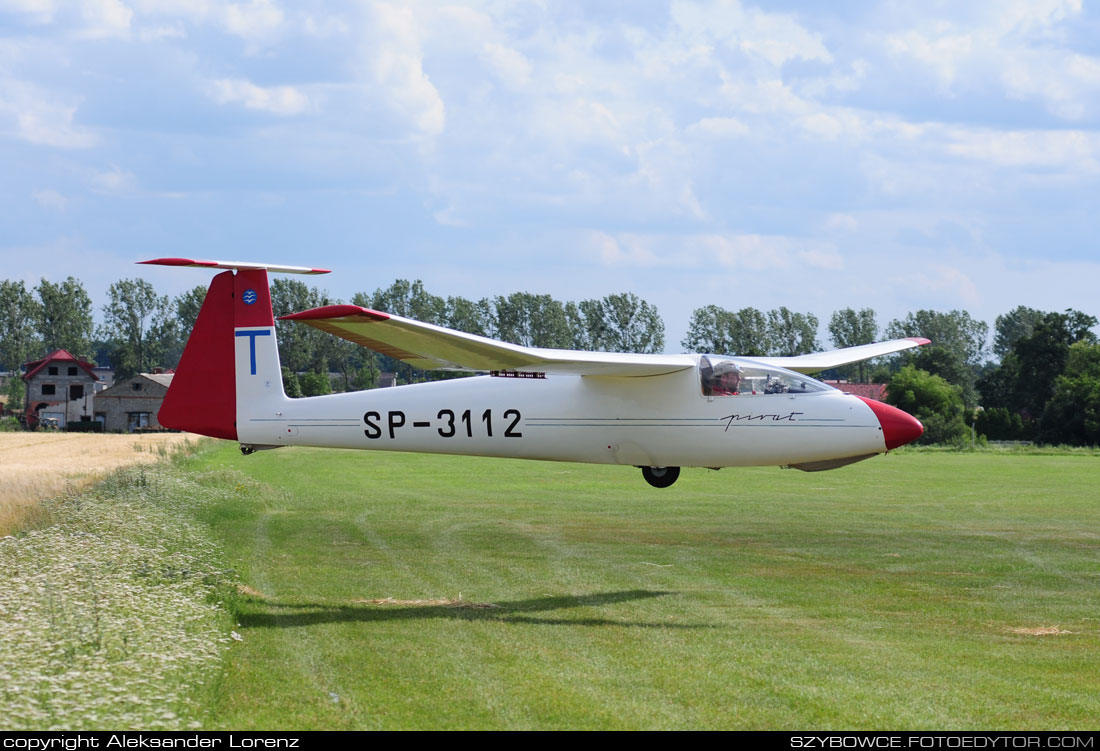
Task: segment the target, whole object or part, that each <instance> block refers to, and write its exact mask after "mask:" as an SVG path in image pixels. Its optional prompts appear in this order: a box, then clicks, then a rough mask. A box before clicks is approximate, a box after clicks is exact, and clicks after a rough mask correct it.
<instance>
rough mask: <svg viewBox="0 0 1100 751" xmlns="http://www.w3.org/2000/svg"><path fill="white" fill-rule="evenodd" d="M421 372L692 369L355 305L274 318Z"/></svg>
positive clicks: (685, 362) (671, 361)
mask: <svg viewBox="0 0 1100 751" xmlns="http://www.w3.org/2000/svg"><path fill="white" fill-rule="evenodd" d="M279 320H280V321H301V322H302V323H305V324H307V325H309V326H312V327H313V328H315V329H319V330H321V331H325V332H327V333H329V334H333V335H335V336H338V337H340V338H341V339H346V340H348V341H349V342H354V343H355V344H358V345H359V346H361V347H366V348H367V349H372V350H374V351H375V352H379V353H381V354H383V355H387V356H389V357H392V358H394V359H396V360H401V361H402V362H405V363H408V364H410V365H412V366H413V367H416V368H422V369H428V370H432V369H447V370H470V371H491V370H525V371H538V372H542V373H563V374H565V373H568V374H573V375H602V376H653V375H664V374H665V373H673V372H675V371H677V370H684V369H685V368H691V367H694V365H695V358H694V357H692V356H691V355H636V354H627V353H620V352H585V351H581V350H567V349H542V348H540V347H524V346H521V345H518V344H510V343H508V342H501V341H497V340H496V339H489V338H487V337H484V336H478V335H476V334H467V333H465V332H463V331H455V330H454V329H448V328H445V327H443V326H436V325H434V324H430V323H423V322H421V321H415V320H413V319H411V318H403V317H402V316H396V315H392V314H390V313H383V312H380V311H377V310H371V309H370V308H364V307H360V306H359V305H326V306H324V307H320V308H313V309H312V310H304V311H302V312H301V313H292V314H290V315H286V316H280V317H279Z"/></svg>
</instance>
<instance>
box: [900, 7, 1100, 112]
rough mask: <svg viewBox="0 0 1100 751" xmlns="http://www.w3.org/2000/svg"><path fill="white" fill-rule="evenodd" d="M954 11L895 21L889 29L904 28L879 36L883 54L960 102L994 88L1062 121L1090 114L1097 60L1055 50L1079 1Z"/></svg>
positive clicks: (1099, 72) (1096, 92) (1097, 84)
mask: <svg viewBox="0 0 1100 751" xmlns="http://www.w3.org/2000/svg"><path fill="white" fill-rule="evenodd" d="M897 7H899V6H895V9H896V8H897ZM900 7H904V6H900ZM915 7H916V6H914V8H915ZM948 7H951V6H948ZM957 7H958V8H959V9H960V10H959V13H961V14H962V15H963V17H962V18H958V19H949V18H945V17H937V14H936V13H935V12H931V13H928V12H926V11H925V10H924V9H921V10H920V11H919V14H920V15H919V17H912V16H909V17H903V18H901V19H898V21H896V23H901V24H902V25H904V27H905V28H903V29H901V30H897V31H893V32H891V33H885V34H883V35H882V37H881V38H882V40H883V41H882V44H883V47H884V49H885V50H886V51H887V53H888V54H889V55H890V56H892V57H894V58H896V59H899V60H901V61H904V62H916V63H917V64H918V70H919V69H921V68H923V69H924V70H926V71H928V73H930V74H931V75H932V77H933V79H934V80H935V81H936V82H937V84H938V86H939V88H940V91H941V93H943V94H947V95H950V96H964V95H967V94H971V93H973V92H981V93H985V92H988V91H990V90H993V89H998V88H999V89H1000V90H1001V91H1002V92H1003V93H1004V95H1006V96H1008V97H1010V98H1013V99H1019V100H1024V101H1039V102H1042V103H1044V105H1045V106H1046V107H1047V109H1048V111H1049V112H1051V113H1052V114H1054V115H1055V116H1057V117H1059V118H1062V119H1065V120H1081V119H1083V118H1085V117H1087V116H1089V115H1095V114H1096V113H1097V107H1096V105H1095V104H1094V102H1095V101H1096V100H1097V97H1098V96H1100V59H1097V58H1095V57H1090V56H1088V55H1084V54H1081V53H1080V52H1076V51H1074V50H1072V49H1070V48H1067V47H1066V46H1065V45H1064V43H1060V42H1063V41H1064V40H1063V39H1062V37H1063V36H1064V34H1065V33H1066V32H1067V31H1068V30H1069V29H1070V26H1069V25H1070V23H1072V22H1075V21H1076V19H1077V17H1078V16H1080V14H1081V12H1082V3H1081V2H1080V0H1047V1H1045V2H1033V1H1032V0H1018V1H1015V2H1010V1H1006V2H992V3H985V4H977V3H975V4H962V5H959V6H957ZM939 10H940V12H941V13H943V10H942V9H939ZM968 10H969V11H970V12H969V13H967V11H968ZM913 12H916V11H910V13H913Z"/></svg>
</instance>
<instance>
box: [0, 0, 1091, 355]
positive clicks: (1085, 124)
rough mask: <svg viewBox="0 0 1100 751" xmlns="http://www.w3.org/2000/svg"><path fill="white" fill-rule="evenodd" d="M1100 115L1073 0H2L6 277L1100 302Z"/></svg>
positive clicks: (1, 190)
mask: <svg viewBox="0 0 1100 751" xmlns="http://www.w3.org/2000/svg"><path fill="white" fill-rule="evenodd" d="M1098 125H1100V19H1098V11H1097V9H1096V7H1095V5H1092V6H1090V5H1088V4H1086V3H1084V2H1083V0H1032V1H1029V2H1021V1H1015V0H998V1H997V2H979V1H977V0H975V1H974V2H967V3H957V2H926V3H909V2H900V1H897V0H894V1H889V2H877V3H876V2H865V3H864V2H861V3H855V2H837V3H828V4H824V3H799V2H793V1H788V2H775V3H766V4H763V3H762V4H757V3H750V2H737V1H735V0H708V1H706V2H698V3H689V2H677V1H673V2H656V1H654V2H645V1H642V0H630V1H629V2H628V1H626V0H622V1H617V2H614V1H612V2H602V3H601V2H593V3H576V2H558V3H554V2H531V3H515V2H495V1H492V0H487V1H486V2H465V3H462V2H458V3H448V2H415V1H412V2H361V3H346V4H345V3H339V4H322V3H310V2H296V3H293V4H291V3H282V2H279V1H278V0H249V1H248V2H236V3H227V2H206V1H205V0H89V1H88V2H83V3H73V2H60V0H0V201H2V205H3V207H4V208H3V210H2V211H0V261H2V266H3V271H2V272H0V273H2V275H3V276H4V277H7V278H21V279H24V280H25V281H26V282H27V283H28V284H29V285H30V284H34V283H36V282H37V280H38V278H39V277H41V276H46V277H49V278H51V279H57V278H63V277H64V276H67V275H69V274H73V275H75V276H78V277H80V278H81V279H83V280H84V281H85V283H86V284H87V286H88V288H89V291H90V292H91V293H92V295H93V298H94V299H95V300H96V302H97V304H101V303H102V302H103V299H104V292H105V290H106V288H107V286H108V285H109V284H110V283H111V282H112V281H114V280H116V279H119V278H122V277H134V276H144V277H145V278H147V279H149V280H150V281H152V282H153V283H154V284H155V285H156V286H157V287H158V289H159V290H161V291H162V292H164V293H168V294H176V293H178V292H180V291H183V290H184V289H187V288H190V287H192V286H194V285H195V284H198V283H200V282H205V280H206V279H207V277H208V274H206V273H205V272H198V271H195V272H188V271H185V270H176V271H171V270H161V269H149V268H148V267H135V266H133V265H132V263H133V262H134V261H137V260H141V259H145V258H150V257H156V256H190V257H197V258H218V259H235V260H254V261H272V262H280V263H297V264H309V265H318V266H326V267H329V268H332V269H334V270H335V273H334V274H332V275H330V276H328V277H321V278H315V279H314V280H311V281H317V282H318V283H319V284H321V285H322V286H324V287H326V288H327V289H329V290H330V291H331V292H332V293H333V294H335V295H337V296H340V297H343V298H345V299H346V298H349V297H350V296H351V295H352V294H353V293H355V292H357V291H362V290H365V291H371V290H374V289H375V288H377V287H379V286H385V285H388V284H389V283H390V282H391V281H392V280H393V279H395V278H398V277H404V278H410V279H415V278H420V279H423V280H424V282H425V284H426V286H427V287H428V289H429V290H431V291H432V292H434V293H436V294H440V295H464V296H466V297H471V298H477V297H481V296H486V295H494V294H506V293H509V292H512V291H516V290H528V291H534V292H546V293H550V294H552V295H554V296H555V297H558V298H559V299H582V298H586V297H599V296H603V295H606V294H609V293H614V292H621V291H632V292H635V293H637V294H639V295H641V296H642V297H644V298H646V299H648V300H649V301H651V302H653V303H655V304H656V305H657V306H658V308H659V309H660V311H661V313H662V315H663V316H664V319H665V322H666V325H667V327H668V330H667V337H666V338H667V341H668V350H669V351H677V350H678V349H679V340H680V339H681V338H682V337H683V335H684V332H685V330H686V327H687V321H688V318H689V316H690V314H691V310H692V309H693V308H695V307H698V306H701V305H705V304H709V303H714V304H717V305H721V306H723V307H726V308H729V309H738V308H741V307H744V306H747V305H751V306H754V307H757V308H761V309H769V308H774V307H778V306H780V305H785V306H787V307H789V308H791V309H794V310H798V311H804V312H812V313H814V314H816V315H817V316H818V317H819V318H821V319H822V322H823V324H824V323H825V322H826V321H827V320H828V317H829V315H830V314H831V313H832V311H834V310H836V309H839V308H843V307H849V306H850V307H856V308H862V307H872V308H874V309H875V310H876V311H877V312H878V314H879V322H880V324H881V325H883V326H885V324H886V323H887V322H888V321H889V320H890V319H892V318H898V317H902V316H904V315H905V314H906V313H907V312H908V311H911V310H916V309H919V308H933V309H939V310H948V309H953V308H962V309H966V310H968V311H970V312H971V314H972V315H974V316H976V317H978V318H982V319H984V320H987V321H989V322H990V323H992V321H993V319H994V318H995V317H996V316H997V315H998V314H1000V313H1004V312H1006V311H1007V310H1009V309H1010V308H1012V307H1014V306H1015V305H1019V304H1025V305H1030V306H1032V307H1037V308H1041V309H1045V310H1061V309H1064V308H1066V307H1075V308H1078V309H1081V310H1084V311H1086V312H1088V313H1091V314H1093V315H1098V316H1100V304H1098V303H1097V289H1098V288H1100V239H1098V238H1100V220H1098V218H1097V216H1098V214H1100V212H1098V211H1097V208H1096V207H1097V206H1098V205H1100V191H1098V187H1100V128H1098ZM822 339H823V342H824V340H825V337H824V336H823V337H822Z"/></svg>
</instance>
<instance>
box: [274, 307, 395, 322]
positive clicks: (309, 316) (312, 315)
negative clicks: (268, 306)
mask: <svg viewBox="0 0 1100 751" xmlns="http://www.w3.org/2000/svg"><path fill="white" fill-rule="evenodd" d="M351 316H357V317H360V318H369V319H371V320H373V321H388V320H389V318H390V317H389V315H388V314H387V313H382V312H381V311H378V310H371V309H370V308H364V307H362V306H360V305H323V306H321V307H320V308H311V309H309V310H303V311H301V312H300V313H291V314H289V315H285V316H279V320H280V321H324V320H328V319H331V318H349V317H351Z"/></svg>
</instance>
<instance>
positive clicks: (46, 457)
mask: <svg viewBox="0 0 1100 751" xmlns="http://www.w3.org/2000/svg"><path fill="white" fill-rule="evenodd" d="M197 440H198V437H197V436H194V435H190V434H188V433H150V434H145V435H134V434H114V433H106V434H104V433H59V432H52V431H51V432H33V433H32V432H18V433H0V537H3V536H4V535H8V534H11V533H12V532H14V531H15V530H17V529H19V528H20V527H22V526H24V525H27V524H34V523H35V522H36V516H37V514H38V502H39V501H40V500H42V499H44V498H52V497H54V496H57V495H61V494H63V493H68V492H73V491H77V490H81V489H83V488H85V487H87V486H88V485H89V484H90V483H92V482H93V481H94V480H95V479H96V478H97V477H102V476H103V475H104V474H105V473H107V472H110V471H111V470H113V469H117V468H118V467H123V466H126V465H130V464H140V463H146V462H154V461H157V460H158V459H161V458H163V457H164V456H167V455H168V454H170V453H172V452H174V451H177V450H179V449H181V448H185V447H186V445H187V444H189V443H192V442H194V441H197Z"/></svg>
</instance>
